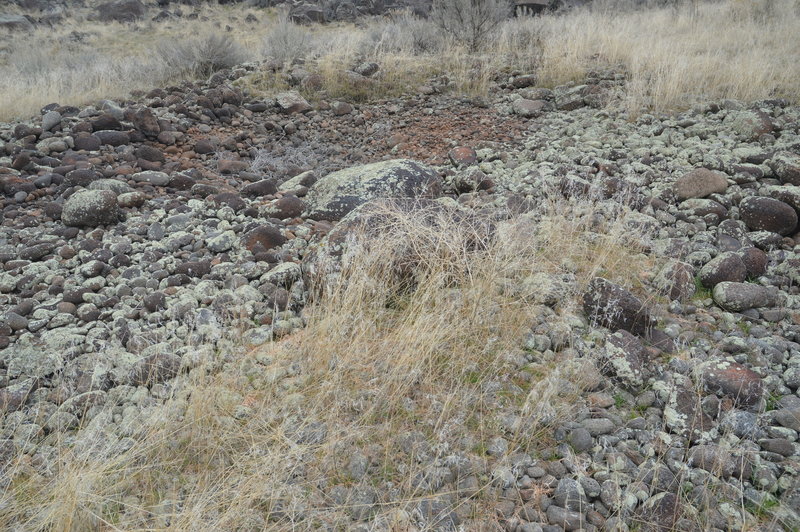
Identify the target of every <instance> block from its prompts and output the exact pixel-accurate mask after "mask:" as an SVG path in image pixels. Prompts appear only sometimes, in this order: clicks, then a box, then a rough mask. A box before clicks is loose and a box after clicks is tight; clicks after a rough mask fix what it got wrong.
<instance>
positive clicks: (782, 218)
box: [739, 196, 797, 235]
mask: <svg viewBox="0 0 800 532" xmlns="http://www.w3.org/2000/svg"><path fill="white" fill-rule="evenodd" d="M739 215H740V216H741V218H742V221H743V222H744V223H745V224H747V227H749V228H750V229H751V230H752V231H770V232H772V233H778V234H779V235H788V234H791V233H792V232H793V231H794V230H795V228H796V227H797V212H796V211H795V210H794V209H793V208H792V207H791V206H790V205H787V204H786V203H784V202H782V201H779V200H776V199H773V198H764V197H754V196H751V197H748V198H745V199H743V200H742V201H741V202H740V203H739Z"/></svg>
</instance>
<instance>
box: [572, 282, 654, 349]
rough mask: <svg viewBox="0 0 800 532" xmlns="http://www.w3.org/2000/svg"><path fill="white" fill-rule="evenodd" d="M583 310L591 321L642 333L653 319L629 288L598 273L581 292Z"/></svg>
mask: <svg viewBox="0 0 800 532" xmlns="http://www.w3.org/2000/svg"><path fill="white" fill-rule="evenodd" d="M583 311H584V312H585V313H586V316H587V317H588V318H589V320H590V321H591V322H592V323H595V324H597V325H600V326H602V327H607V328H609V329H623V330H625V331H628V332H630V333H633V334H635V335H637V336H643V335H645V334H646V333H647V332H648V330H649V329H651V328H652V327H653V325H654V319H653V318H652V316H651V315H650V310H649V309H648V308H647V307H646V306H645V304H644V303H643V302H642V301H641V300H640V299H639V298H638V297H636V296H634V295H633V294H632V293H630V292H629V291H627V290H625V289H624V288H622V287H621V286H619V285H616V284H614V283H612V282H611V281H609V280H607V279H603V278H602V277H595V278H594V279H592V281H591V282H590V283H589V286H588V287H587V289H586V292H585V293H584V295H583Z"/></svg>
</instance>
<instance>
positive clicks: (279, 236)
mask: <svg viewBox="0 0 800 532" xmlns="http://www.w3.org/2000/svg"><path fill="white" fill-rule="evenodd" d="M284 242H286V237H285V236H283V233H282V232H281V230H280V229H278V228H277V227H275V226H274V225H261V226H259V227H256V228H255V229H252V230H251V231H249V232H247V234H245V235H244V236H243V237H242V245H243V246H244V247H245V248H247V249H248V250H250V251H251V252H252V253H261V252H264V251H268V250H270V249H272V248H276V247H279V246H282V245H283V243H284Z"/></svg>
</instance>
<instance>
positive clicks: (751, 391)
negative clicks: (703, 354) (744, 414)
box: [700, 360, 764, 407]
mask: <svg viewBox="0 0 800 532" xmlns="http://www.w3.org/2000/svg"><path fill="white" fill-rule="evenodd" d="M700 378H701V380H702V382H703V386H704V388H705V389H706V391H708V392H709V393H715V394H717V395H723V396H728V397H730V398H731V399H733V402H734V404H735V405H737V406H742V407H752V406H757V405H758V404H759V402H760V401H761V397H762V396H763V394H764V384H763V382H762V381H761V377H760V376H759V375H758V374H757V373H755V372H754V371H752V370H750V369H748V368H746V367H744V366H742V365H741V364H739V363H737V362H729V361H727V360H715V361H712V362H707V363H705V364H703V365H702V366H701V367H700Z"/></svg>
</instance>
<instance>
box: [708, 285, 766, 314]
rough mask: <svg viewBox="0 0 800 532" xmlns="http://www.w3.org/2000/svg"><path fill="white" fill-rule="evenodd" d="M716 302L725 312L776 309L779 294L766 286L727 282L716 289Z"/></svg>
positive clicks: (714, 294) (714, 293) (714, 292)
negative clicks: (762, 308) (765, 308)
mask: <svg viewBox="0 0 800 532" xmlns="http://www.w3.org/2000/svg"><path fill="white" fill-rule="evenodd" d="M713 296H714V302H715V303H716V304H717V305H719V306H720V307H722V308H723V309H725V310H729V311H731V312H742V311H745V310H747V309H751V308H760V307H774V306H775V305H776V304H777V303H778V296H777V294H776V293H775V292H774V291H772V290H770V289H768V288H767V287H765V286H761V285H757V284H752V283H735V282H730V281H725V282H722V283H719V284H718V285H716V286H715V287H714V291H713Z"/></svg>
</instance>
